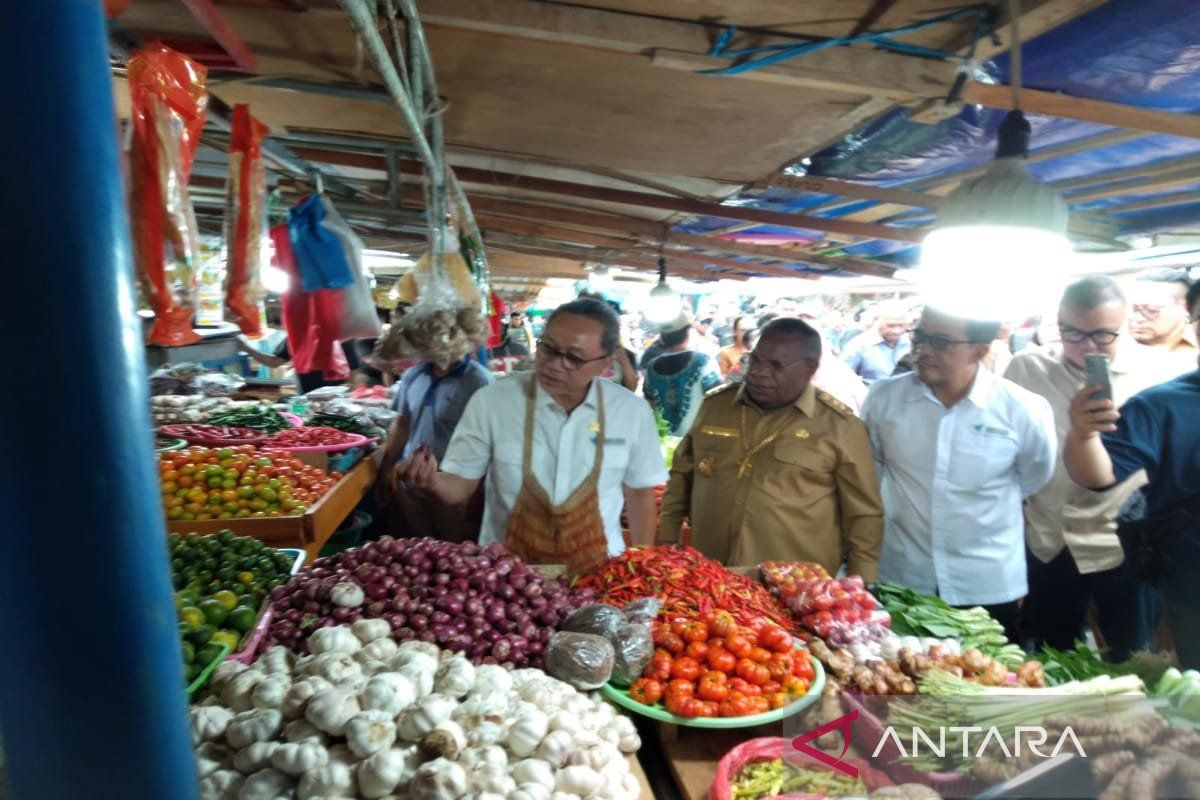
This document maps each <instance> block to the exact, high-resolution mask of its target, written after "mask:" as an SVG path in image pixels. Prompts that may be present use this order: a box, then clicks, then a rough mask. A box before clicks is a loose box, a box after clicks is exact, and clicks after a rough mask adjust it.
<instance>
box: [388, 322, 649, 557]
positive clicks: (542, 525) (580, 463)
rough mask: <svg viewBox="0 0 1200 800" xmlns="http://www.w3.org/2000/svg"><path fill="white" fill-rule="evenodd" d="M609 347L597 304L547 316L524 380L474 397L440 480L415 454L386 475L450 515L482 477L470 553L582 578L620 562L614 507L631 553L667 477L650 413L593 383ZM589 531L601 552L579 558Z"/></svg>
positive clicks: (431, 461)
mask: <svg viewBox="0 0 1200 800" xmlns="http://www.w3.org/2000/svg"><path fill="white" fill-rule="evenodd" d="M619 338H620V322H619V321H618V319H617V316H616V314H615V313H614V312H613V310H612V308H610V307H609V306H608V304H607V303H604V302H602V301H599V300H594V299H581V300H575V301H572V302H570V303H567V304H566V305H563V306H559V307H558V308H557V309H555V311H554V313H553V314H551V315H550V319H549V321H548V322H547V323H546V328H545V331H544V332H543V334H542V338H541V340H540V341H539V342H538V347H537V350H536V354H535V363H534V369H533V371H532V372H529V373H524V374H519V375H514V376H512V377H510V378H506V379H505V380H502V381H500V382H499V383H496V384H495V385H493V386H489V387H487V388H484V389H481V390H480V391H479V392H476V394H475V395H474V396H473V397H472V398H471V401H470V403H468V404H467V408H466V411H464V413H463V416H462V420H461V421H460V422H459V424H458V428H457V429H456V430H455V432H454V437H453V438H452V439H451V440H450V446H449V448H448V449H447V451H446V458H445V461H444V462H443V463H442V465H441V466H442V471H440V472H439V471H438V463H437V460H436V459H435V458H433V457H432V455H430V454H429V453H416V454H414V455H413V456H412V457H411V458H409V459H407V460H406V461H404V462H403V463H401V464H400V465H398V466H397V468H396V469H397V470H398V471H399V472H400V477H401V480H403V481H404V482H405V483H408V484H410V485H412V486H414V487H416V488H418V489H423V490H426V491H430V492H432V493H433V494H434V495H435V496H436V497H437V498H438V499H439V500H441V501H442V502H444V503H454V502H461V501H462V500H463V499H465V498H466V497H469V496H470V495H471V493H472V492H473V491H474V490H475V487H477V486H478V485H479V481H480V480H482V479H483V478H484V476H485V475H486V477H487V488H486V495H485V508H484V517H483V529H482V532H481V534H480V543H482V544H487V543H490V542H501V543H503V544H505V545H506V546H508V547H510V549H515V550H519V551H521V552H522V554H525V555H529V556H530V557H535V556H536V558H535V560H545V559H550V558H561V559H562V560H563V562H564V563H576V564H578V565H580V566H581V567H582V566H586V564H587V563H594V562H595V561H596V559H597V558H606V557H607V556H608V555H616V554H619V553H621V552H622V551H623V550H624V549H625V543H624V539H623V538H622V535H621V524H620V517H621V508H622V506H624V507H626V509H627V511H628V515H629V530H630V535H631V537H632V539H633V542H634V544H653V542H654V536H655V533H656V529H657V525H656V515H657V512H656V508H655V500H654V487H656V486H659V485H660V484H663V483H665V482H666V480H667V471H666V468H665V467H664V466H663V460H662V452H661V450H660V449H659V443H658V433H657V427H656V425H655V422H654V415H653V414H652V413H651V411H650V407H649V406H648V405H647V404H646V402H645V401H644V400H642V399H641V398H639V397H637V396H636V395H634V394H633V393H632V392H630V391H628V390H627V389H624V388H622V387H620V386H618V385H617V384H615V383H613V382H612V381H607V380H602V379H601V378H600V376H601V374H602V373H603V372H604V371H605V369H607V368H608V366H609V364H610V363H611V362H612V359H613V354H614V353H615V352H616V349H617V347H618V345H619ZM529 420H532V426H530V425H528V424H526V423H527V421H529ZM597 512H598V513H597ZM601 531H602V532H603V537H602V540H601V541H600V543H599V544H600V549H601V550H602V551H604V552H600V553H597V552H595V551H594V550H589V552H587V553H585V554H584V555H583V556H582V557H581V556H579V553H578V552H577V551H579V550H580V549H581V548H582V549H587V548H588V547H591V542H592V540H591V539H589V538H588V537H589V535H594V534H597V533H599V532H601ZM585 540H586V541H585ZM520 543H527V545H521V544H520ZM535 551H536V552H535Z"/></svg>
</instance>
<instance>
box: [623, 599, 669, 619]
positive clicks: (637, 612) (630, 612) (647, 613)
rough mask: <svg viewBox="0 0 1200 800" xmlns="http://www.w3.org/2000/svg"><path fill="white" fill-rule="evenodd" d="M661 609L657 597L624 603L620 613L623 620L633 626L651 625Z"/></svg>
mask: <svg viewBox="0 0 1200 800" xmlns="http://www.w3.org/2000/svg"><path fill="white" fill-rule="evenodd" d="M661 608H662V602H660V601H659V599H658V598H657V597H643V598H642V599H641V600H634V601H633V602H630V603H626V604H625V607H624V608H622V609H621V611H623V612H624V613H625V619H627V620H629V621H630V622H632V623H634V624H640V625H653V624H654V620H655V619H657V618H658V612H659V610H660V609H661Z"/></svg>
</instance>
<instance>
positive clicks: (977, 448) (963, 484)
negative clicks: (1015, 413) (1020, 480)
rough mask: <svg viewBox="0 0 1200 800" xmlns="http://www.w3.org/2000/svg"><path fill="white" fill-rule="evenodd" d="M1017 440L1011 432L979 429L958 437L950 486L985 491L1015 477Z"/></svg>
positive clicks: (952, 457)
mask: <svg viewBox="0 0 1200 800" xmlns="http://www.w3.org/2000/svg"><path fill="white" fill-rule="evenodd" d="M1017 449H1018V446H1017V438H1016V436H1015V435H1013V434H1011V433H1009V432H1008V431H1000V430H976V429H974V428H972V429H970V430H967V431H965V432H963V433H960V434H959V435H958V436H956V437H955V440H954V446H953V448H952V449H951V452H950V471H949V478H950V483H951V484H952V485H954V486H956V487H958V488H960V489H986V488H990V487H993V486H997V485H1000V484H1003V483H1005V482H1007V481H1008V480H1010V478H1011V476H1012V469H1013V463H1014V462H1015V461H1016V458H1017Z"/></svg>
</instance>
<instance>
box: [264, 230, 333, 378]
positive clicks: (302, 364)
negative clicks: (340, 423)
mask: <svg viewBox="0 0 1200 800" xmlns="http://www.w3.org/2000/svg"><path fill="white" fill-rule="evenodd" d="M271 241H272V242H273V243H274V245H275V258H274V263H275V266H277V267H279V269H281V270H283V271H284V272H286V273H287V274H288V277H289V279H290V281H289V284H288V290H287V291H286V292H285V293H284V295H283V298H282V301H281V304H280V305H281V310H282V312H283V327H284V330H285V331H287V340H288V350H289V351H290V352H291V354H292V366H293V367H294V368H295V370H296V372H297V373H299V374H304V373H307V372H317V371H320V372H321V373H322V376H323V377H324V378H325V379H326V380H330V381H340V380H344V379H345V378H347V377H348V376H349V375H350V365H349V364H347V363H346V354H345V353H344V352H343V351H342V344H341V342H340V341H338V338H337V314H338V313H339V311H340V308H341V301H340V299H339V298H338V295H337V290H335V289H321V290H318V291H315V292H305V291H303V290H302V289H301V288H300V274H299V271H298V267H297V266H296V262H295V258H294V254H293V252H292V244H291V234H290V231H289V228H288V226H287V225H276V226H275V227H274V228H271ZM347 391H348V390H347Z"/></svg>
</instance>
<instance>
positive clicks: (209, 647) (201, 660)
mask: <svg viewBox="0 0 1200 800" xmlns="http://www.w3.org/2000/svg"><path fill="white" fill-rule="evenodd" d="M220 655H221V645H220V644H218V643H216V642H215V641H212V642H209V643H208V644H206V645H204V648H203V649H201V650H200V652H199V653H197V654H196V663H197V664H199V665H200V666H201V667H207V666H208V665H209V664H211V663H212V662H214V661H216V660H217V659H218V658H219V657H220Z"/></svg>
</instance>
